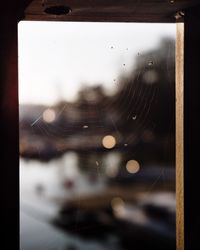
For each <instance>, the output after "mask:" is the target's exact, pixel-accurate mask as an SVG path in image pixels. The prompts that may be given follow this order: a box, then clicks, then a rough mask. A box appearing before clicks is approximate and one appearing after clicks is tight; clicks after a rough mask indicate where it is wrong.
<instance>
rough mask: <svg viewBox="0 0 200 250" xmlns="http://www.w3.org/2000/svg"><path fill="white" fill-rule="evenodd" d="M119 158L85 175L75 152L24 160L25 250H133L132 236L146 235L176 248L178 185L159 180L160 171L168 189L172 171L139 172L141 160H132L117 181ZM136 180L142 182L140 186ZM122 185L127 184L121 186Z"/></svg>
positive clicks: (112, 154) (156, 168)
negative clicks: (130, 247) (158, 238)
mask: <svg viewBox="0 0 200 250" xmlns="http://www.w3.org/2000/svg"><path fill="white" fill-rule="evenodd" d="M120 158H121V155H120V153H116V152H110V153H107V154H106V155H105V157H104V171H102V172H99V170H98V167H99V165H100V164H101V161H100V160H99V159H98V160H96V162H95V164H94V166H93V167H94V171H93V170H92V171H82V169H81V168H79V160H81V157H79V155H78V154H77V153H75V152H68V153H66V154H64V155H63V156H62V157H60V158H58V159H56V160H52V161H50V162H48V163H42V162H40V161H37V160H25V159H23V158H22V159H20V213H21V216H20V219H21V224H20V225H21V227H20V228H21V229H20V232H21V247H22V248H21V249H23V250H26V249H27V250H32V249H63V250H65V249H83V250H84V249H93V250H98V249H120V250H122V249H129V246H131V245H132V239H133V238H134V240H138V239H140V238H141V237H147V235H148V238H150V240H152V239H153V238H154V237H157V236H159V237H160V239H161V241H158V242H159V244H160V243H161V242H162V241H163V242H165V241H166V242H167V241H169V240H170V241H171V242H172V243H170V244H168V245H167V246H168V247H170V245H171V247H172V245H173V241H174V240H175V194H174V187H173V185H172V184H170V185H168V187H167V188H166V187H163V180H158V179H157V178H158V175H159V174H160V173H162V178H165V182H166V183H165V185H166V184H167V183H168V182H170V183H171V182H172V181H173V180H174V169H173V168H172V167H167V166H160V167H159V166H147V167H144V168H143V170H142V171H139V170H138V167H139V165H138V162H134V161H133V160H132V161H129V162H128V163H127V166H126V168H128V171H127V175H126V176H123V175H122V176H121V177H120V178H119V176H120V174H119V172H120V168H119V162H120ZM110 166H115V167H114V168H111V167H110ZM136 168H137V170H138V171H139V172H140V174H139V173H138V176H137V180H136V179H134V177H133V175H134V174H135V173H136V172H137V171H136ZM163 171H165V173H163ZM150 173H151V174H150ZM117 176H118V178H119V179H117V178H116V177H117ZM124 178H125V179H124ZM130 178H131V180H129V179H130ZM138 180H140V182H141V180H143V184H142V187H141V184H140V185H138V183H137V181H138ZM124 181H125V186H124V184H120V183H123V182H124ZM153 182H156V183H153ZM145 183H146V184H145ZM152 183H153V184H155V187H153V185H152ZM127 185H128V186H127ZM55 226H56V227H55ZM122 228H124V229H122ZM61 229H62V230H64V231H61ZM124 230H125V231H124ZM130 230H131V231H130ZM44 231H45V233H44ZM136 232H137V233H136ZM139 232H140V233H139ZM105 233H106V235H105ZM41 234H42V236H41ZM98 234H100V235H98ZM119 235H120V236H119ZM124 241H125V242H126V244H125V242H124ZM47 242H48V243H47ZM137 244H138V243H137ZM148 244H149V243H148ZM143 247H145V246H143ZM141 249H143V248H141Z"/></svg>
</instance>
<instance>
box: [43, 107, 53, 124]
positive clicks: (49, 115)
mask: <svg viewBox="0 0 200 250" xmlns="http://www.w3.org/2000/svg"><path fill="white" fill-rule="evenodd" d="M42 118H43V120H44V121H45V122H47V123H51V122H53V121H55V118H56V113H55V111H54V110H53V109H46V110H45V111H44V112H43V114H42Z"/></svg>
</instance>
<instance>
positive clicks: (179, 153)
mask: <svg viewBox="0 0 200 250" xmlns="http://www.w3.org/2000/svg"><path fill="white" fill-rule="evenodd" d="M176 30H177V31H176V204H177V205H176V208H177V209H176V245H177V250H184V204H183V199H184V182H183V178H184V173H183V172H184V159H183V150H184V146H183V145H184V143H183V141H184V139H183V129H184V128H183V117H184V116H183V115H184V112H183V110H184V106H183V93H184V84H183V76H184V68H183V67H184V24H183V23H177V24H176Z"/></svg>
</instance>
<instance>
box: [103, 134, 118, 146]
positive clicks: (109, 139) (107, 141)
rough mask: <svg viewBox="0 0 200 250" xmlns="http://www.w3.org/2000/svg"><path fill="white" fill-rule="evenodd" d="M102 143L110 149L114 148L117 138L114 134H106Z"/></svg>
mask: <svg viewBox="0 0 200 250" xmlns="http://www.w3.org/2000/svg"><path fill="white" fill-rule="evenodd" d="M102 144H103V146H104V148H108V149H111V148H114V146H115V145H116V139H115V137H114V136H112V135H106V136H104V138H103V140H102Z"/></svg>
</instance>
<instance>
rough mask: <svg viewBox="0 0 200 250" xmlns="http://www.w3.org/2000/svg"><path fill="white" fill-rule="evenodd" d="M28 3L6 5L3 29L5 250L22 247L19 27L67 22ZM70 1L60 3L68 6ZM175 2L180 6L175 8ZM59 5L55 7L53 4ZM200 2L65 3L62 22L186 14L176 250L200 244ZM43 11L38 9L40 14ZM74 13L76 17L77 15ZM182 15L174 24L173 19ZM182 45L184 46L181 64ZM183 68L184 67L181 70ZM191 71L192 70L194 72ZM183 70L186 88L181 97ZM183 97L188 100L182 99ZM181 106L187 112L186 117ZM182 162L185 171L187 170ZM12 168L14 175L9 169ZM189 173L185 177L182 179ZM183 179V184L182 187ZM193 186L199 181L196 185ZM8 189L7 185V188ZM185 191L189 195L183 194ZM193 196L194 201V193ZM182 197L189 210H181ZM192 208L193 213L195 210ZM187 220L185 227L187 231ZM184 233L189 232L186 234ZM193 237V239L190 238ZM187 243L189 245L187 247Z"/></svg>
mask: <svg viewBox="0 0 200 250" xmlns="http://www.w3.org/2000/svg"><path fill="white" fill-rule="evenodd" d="M30 2H31V1H30V0H21V1H15V0H12V1H10V2H9V3H6V2H4V3H3V7H2V10H3V11H4V13H3V15H2V16H3V19H2V21H1V23H2V24H3V28H2V31H1V48H0V52H1V74H0V75H1V82H2V84H1V88H2V89H1V98H0V101H1V120H2V122H1V133H2V134H1V138H2V144H3V145H4V147H3V149H2V159H1V160H2V164H1V166H2V168H3V177H2V180H3V181H2V187H1V189H2V190H3V191H4V192H5V190H6V193H5V195H4V203H3V204H4V205H3V208H4V211H3V219H4V220H3V229H4V234H5V236H9V237H10V238H12V240H9V241H5V239H6V237H3V239H4V242H3V244H2V245H4V244H5V246H6V248H7V249H16V246H17V245H19V235H18V229H19V218H18V213H19V189H18V187H19V173H18V172H19V171H18V139H19V138H18V98H17V96H18V94H17V93H18V92H17V83H18V78H17V22H18V21H19V20H21V19H24V17H23V16H24V12H25V13H26V16H25V19H26V20H55V19H56V20H63V16H60V17H58V16H55V15H53V16H52V15H51V16H48V15H46V14H44V12H43V7H44V6H42V5H41V2H40V1H39V0H35V1H33V3H32V5H29V7H28V8H27V9H26V7H27V6H28V4H29V3H30ZM65 2H66V1H65V0H63V1H60V3H62V4H64V3H65ZM176 2H177V3H176ZM55 3H56V1H54V2H53V4H55ZM198 3H199V1H189V0H188V1H161V0H160V1H153V0H151V1H139V2H138V1H132V2H131V3H130V1H118V2H117V3H116V1H112V0H111V1H109V2H107V1H98V0H95V1H93V4H92V6H91V3H89V1H88V3H87V5H86V7H85V1H82V0H79V1H78V0H77V1H72V0H71V1H67V4H68V5H69V7H70V8H72V14H71V15H68V16H65V18H64V21H128V22H130V21H131V22H176V21H178V22H179V21H180V20H181V19H182V17H181V16H183V12H181V13H180V11H182V10H184V12H185V20H184V22H185V32H184V33H185V38H183V25H182V24H178V25H177V27H178V33H177V35H178V36H177V59H178V60H177V62H176V98H177V102H176V140H177V141H176V146H177V147H176V153H177V155H176V166H177V172H176V173H177V175H176V178H177V179H176V181H177V183H178V185H177V187H176V192H177V250H183V249H186V250H187V249H195V240H197V239H198V235H197V228H198V224H196V226H192V225H193V224H192V223H194V224H195V219H196V221H197V223H198V222H199V218H195V215H194V214H193V211H195V212H196V214H197V212H198V208H199V205H198V199H199V198H197V197H196V196H195V194H194V192H195V190H196V188H197V187H198V186H197V184H196V183H198V175H197V174H196V172H195V170H194V168H190V170H189V166H193V165H194V164H195V162H196V160H197V159H198V155H195V154H194V152H193V151H191V146H192V143H193V142H195V141H198V138H199V135H196V134H195V129H197V128H198V125H199V122H197V121H196V120H195V119H196V116H197V115H198V101H197V100H198V95H197V91H196V90H197V89H196V84H195V82H196V79H198V61H199V58H200V48H199V46H198V45H199V41H200V35H199V34H198V32H195V31H196V30H195V29H198V25H199V24H200V18H199V13H200V7H199V6H198ZM38 7H39V9H38ZM73 10H74V11H73ZM177 13H178V16H177V17H180V19H179V20H176V19H175V18H174V16H175V15H176V14H177ZM183 39H184V41H185V49H184V52H185V53H184V54H185V56H184V59H183V46H182V45H183ZM183 62H185V64H184V65H183ZM191 65H192V66H191ZM183 68H184V86H185V87H184V88H185V89H186V90H185V92H184V93H183ZM183 95H184V99H183ZM183 106H184V107H185V112H184V117H183ZM183 124H184V127H185V144H184V143H183ZM183 160H184V161H185V165H184V168H183ZM10 167H12V170H11V168H10ZM184 173H185V177H184ZM183 178H184V181H183ZM192 180H194V181H195V184H193V182H192ZM8 183H9V184H8ZM183 188H184V189H185V195H184V193H183ZM191 192H192V195H190V193H191ZM183 195H184V201H185V208H184V206H183ZM193 208H194V210H193ZM184 217H185V226H184ZM184 228H185V229H184ZM191 231H192V232H193V234H192V233H191ZM184 241H185V243H184Z"/></svg>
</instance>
